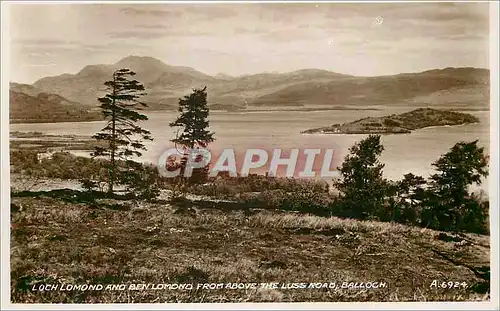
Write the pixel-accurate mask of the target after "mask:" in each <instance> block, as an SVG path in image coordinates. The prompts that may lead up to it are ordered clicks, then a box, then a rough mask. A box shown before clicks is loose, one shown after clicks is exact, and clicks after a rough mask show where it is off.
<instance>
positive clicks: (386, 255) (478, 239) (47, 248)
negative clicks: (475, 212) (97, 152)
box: [11, 195, 489, 303]
mask: <svg viewBox="0 0 500 311" xmlns="http://www.w3.org/2000/svg"><path fill="white" fill-rule="evenodd" d="M184 205H185V204H184ZM117 206H118V207H121V208H117ZM11 224H12V228H11V294H12V296H11V297H12V298H11V299H12V302H14V303H19V302H22V303H48V302H50V303H60V302H62V303H84V302H85V303H111V302H113V303H155V302H158V303H161V302H264V301H282V302H303V301H311V302H312V301H316V302H320V301H476V300H487V299H489V296H488V295H487V294H486V295H485V294H484V293H477V292H475V291H474V290H473V289H472V288H471V287H469V288H467V289H436V288H430V284H431V283H432V281H433V280H434V279H437V280H439V281H440V282H444V281H458V282H467V283H468V284H469V286H472V285H474V284H478V283H481V282H483V280H482V279H481V278H480V277H478V276H477V275H475V274H474V273H473V272H472V271H471V270H470V269H469V268H466V267H464V266H463V265H474V266H475V267H481V266H489V237H488V236H482V235H474V234H467V235H465V236H463V237H462V238H460V239H458V240H463V239H465V240H464V241H469V242H468V244H467V243H462V242H458V240H457V241H448V242H446V241H444V240H442V239H439V237H440V234H442V233H441V232H438V231H433V230H429V229H422V228H416V227H408V226H405V225H401V224H393V223H382V222H375V221H358V220H351V219H341V218H336V217H328V218H327V217H318V216H311V215H304V214H299V213H291V212H284V211H272V210H252V209H248V210H238V209H234V210H221V209H216V208H203V207H188V208H180V207H179V206H177V205H176V204H174V203H168V202H157V203H146V202H141V201H125V200H120V201H119V200H109V199H108V200H97V201H96V204H89V203H87V204H84V203H75V202H70V201H68V200H67V198H65V200H61V199H60V198H58V197H57V196H52V197H48V196H45V195H40V196H37V197H29V196H24V197H12V211H11ZM438 253H441V254H446V256H447V257H449V258H452V259H453V260H452V261H453V262H452V261H450V260H448V259H445V258H444V257H443V256H440V255H438ZM363 281H364V282H367V281H377V282H385V283H386V284H387V286H386V288H379V289H371V290H367V289H364V290H359V289H358V290H353V289H337V290H334V289H281V288H278V289H247V290H245V289H241V290H231V289H215V290H208V289H198V290H196V287H195V289H193V290H167V289H163V290H143V291H133V290H124V291H112V290H103V291H46V292H33V291H32V290H31V289H32V287H33V285H35V286H38V285H39V284H47V283H51V284H62V283H65V284H69V283H71V284H96V283H100V284H103V285H107V284H121V283H124V284H127V285H128V284H132V283H224V284H225V283H228V282H233V283H234V282H242V283H253V282H255V283H264V282H280V283H294V282H297V283H302V282H304V283H312V282H337V283H339V282H363Z"/></svg>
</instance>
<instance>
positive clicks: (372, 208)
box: [333, 135, 387, 218]
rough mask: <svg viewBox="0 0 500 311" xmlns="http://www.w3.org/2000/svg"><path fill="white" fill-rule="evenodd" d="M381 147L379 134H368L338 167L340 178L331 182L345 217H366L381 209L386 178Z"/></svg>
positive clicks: (382, 148) (353, 147) (352, 148)
mask: <svg viewBox="0 0 500 311" xmlns="http://www.w3.org/2000/svg"><path fill="white" fill-rule="evenodd" d="M383 150H384V146H382V145H381V144H380V135H369V136H368V137H367V138H365V139H363V140H361V141H360V142H358V143H356V144H355V145H354V146H352V147H351V148H350V149H349V151H350V154H348V155H347V156H346V157H345V159H344V162H343V163H342V165H341V166H340V167H339V168H338V169H339V170H340V173H341V176H342V178H341V179H340V180H335V181H334V183H333V185H334V186H335V187H336V188H337V189H338V190H339V192H340V199H341V204H342V208H343V209H344V211H343V212H345V213H346V214H347V215H348V216H354V217H356V218H368V217H370V216H373V215H376V214H377V213H378V212H379V210H380V209H381V208H382V206H383V203H384V198H385V195H386V191H387V180H386V179H384V178H383V176H382V170H383V168H384V164H382V163H380V161H379V160H378V157H379V156H380V155H381V154H382V151H383Z"/></svg>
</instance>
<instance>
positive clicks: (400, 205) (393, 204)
mask: <svg viewBox="0 0 500 311" xmlns="http://www.w3.org/2000/svg"><path fill="white" fill-rule="evenodd" d="M426 184H427V181H426V180H425V178H423V177H422V176H417V175H414V174H412V173H408V174H405V175H404V176H403V179H402V180H398V181H396V182H390V183H389V187H388V196H389V199H388V203H389V206H390V211H389V213H387V214H386V215H385V217H386V218H388V219H386V220H390V221H396V222H402V223H409V224H417V223H418V219H419V217H418V216H419V213H420V210H419V207H420V205H421V202H422V201H423V200H424V198H425V186H426Z"/></svg>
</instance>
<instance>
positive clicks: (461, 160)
mask: <svg viewBox="0 0 500 311" xmlns="http://www.w3.org/2000/svg"><path fill="white" fill-rule="evenodd" d="M477 142H478V141H477V140H476V141H472V142H459V143H457V144H455V145H454V146H453V147H452V148H451V149H450V151H449V152H447V153H446V154H444V155H442V156H441V157H440V158H439V159H438V160H437V161H436V162H434V163H433V164H432V165H433V166H434V167H435V168H436V171H437V173H435V174H433V175H432V176H431V177H430V183H429V185H430V187H429V191H428V192H427V198H426V200H425V202H424V204H425V205H426V208H427V210H426V211H425V212H424V214H426V215H427V217H426V218H427V219H430V218H431V217H432V218H437V220H438V221H439V226H440V227H441V229H444V230H448V229H452V230H456V229H459V228H460V227H461V226H463V225H462V223H463V219H462V218H463V217H464V216H465V215H470V214H471V213H472V214H474V213H475V214H476V216H475V217H477V218H480V217H484V215H481V213H482V212H481V210H480V208H479V207H478V204H476V203H477V202H473V200H472V199H471V195H470V193H469V186H471V185H472V184H477V185H480V184H481V178H483V177H486V176H488V159H487V156H486V155H485V154H484V148H482V147H478V146H477ZM476 207H477V208H476ZM473 209H477V211H473Z"/></svg>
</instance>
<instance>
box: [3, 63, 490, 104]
mask: <svg viewBox="0 0 500 311" xmlns="http://www.w3.org/2000/svg"><path fill="white" fill-rule="evenodd" d="M118 68H129V69H131V70H133V71H135V72H136V73H137V75H136V76H135V77H134V78H135V79H137V80H139V81H140V82H141V83H143V84H144V86H145V88H146V92H147V95H146V96H145V97H144V98H143V101H144V102H146V103H147V104H148V105H149V109H151V110H174V109H176V107H177V103H178V99H179V98H180V97H182V96H184V95H186V94H188V93H189V92H190V91H191V90H192V89H193V88H198V87H204V86H207V88H208V96H209V97H208V101H209V105H210V107H212V109H225V110H240V109H248V108H250V109H251V108H252V107H253V108H257V109H272V108H275V107H279V108H281V109H289V107H304V108H311V107H321V108H325V107H326V108H327V107H334V106H354V107H358V108H359V107H367V106H411V107H430V108H454V107H455V108H461V109H468V108H474V109H488V108H489V70H487V69H478V68H470V67H463V68H451V67H450V68H444V69H433V70H428V71H424V72H420V73H402V74H397V75H387V76H377V77H357V76H351V75H345V74H340V73H336V72H332V71H328V70H321V69H302V70H297V71H293V72H287V73H259V74H252V75H246V76H238V77H232V76H228V75H224V74H217V75H216V76H210V75H207V74H204V73H202V72H200V71H197V70H195V69H193V68H190V67H184V66H172V65H168V64H166V63H164V62H162V61H161V60H158V59H156V58H153V57H147V56H128V57H125V58H123V59H121V60H119V61H118V62H116V63H114V64H101V65H89V66H86V67H84V68H83V69H82V70H80V71H79V72H77V73H75V74H62V75H59V76H53V77H45V78H42V79H40V80H38V81H36V82H35V83H34V84H33V85H32V86H29V85H28V86H26V85H24V86H22V87H21V86H20V85H17V86H16V87H15V88H13V89H14V90H20V91H22V92H24V93H26V94H31V95H35V94H37V92H38V93H39V92H46V93H53V94H58V95H61V96H63V97H64V98H67V99H68V100H70V101H74V102H78V103H81V105H82V106H84V107H97V105H98V102H97V98H98V97H101V96H103V95H104V94H105V93H104V92H105V87H104V85H103V83H104V82H105V81H107V80H109V79H110V78H111V77H112V73H113V71H114V70H116V69H118ZM29 87H32V88H33V90H30V91H29V90H28V88H29ZM11 88H12V85H11Z"/></svg>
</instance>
